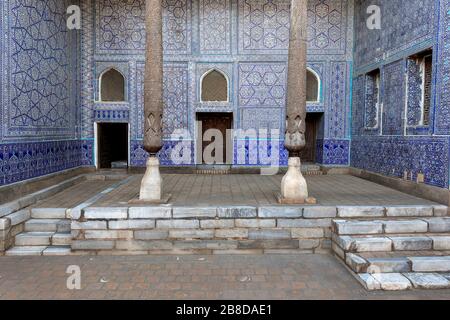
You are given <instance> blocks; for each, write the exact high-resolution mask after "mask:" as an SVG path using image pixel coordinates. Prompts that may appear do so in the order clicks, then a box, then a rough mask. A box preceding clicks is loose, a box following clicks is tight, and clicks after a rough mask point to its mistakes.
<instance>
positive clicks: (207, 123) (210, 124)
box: [197, 113, 233, 165]
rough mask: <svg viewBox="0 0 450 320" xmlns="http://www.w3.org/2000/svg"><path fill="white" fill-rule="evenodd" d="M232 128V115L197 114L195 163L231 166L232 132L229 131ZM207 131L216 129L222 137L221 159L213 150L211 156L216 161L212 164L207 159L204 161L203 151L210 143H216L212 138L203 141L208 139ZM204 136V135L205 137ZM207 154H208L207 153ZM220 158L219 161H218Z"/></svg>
mask: <svg viewBox="0 0 450 320" xmlns="http://www.w3.org/2000/svg"><path fill="white" fill-rule="evenodd" d="M232 127H233V114H232V113H197V129H198V132H197V136H198V140H197V161H198V162H199V163H200V164H208V165H214V164H217V165H223V164H232V162H233V159H232V158H233V152H232V151H233V150H232V145H233V144H232V132H231V130H230V129H232ZM209 129H217V130H218V131H220V133H221V135H222V139H223V140H222V141H223V145H222V157H220V155H218V154H216V152H217V150H214V151H213V152H212V153H211V155H212V157H213V158H216V156H217V161H213V162H212V163H211V162H210V161H208V159H204V157H203V155H204V154H205V153H204V151H205V149H206V148H208V146H210V145H211V144H212V143H214V142H216V140H215V138H214V137H212V138H211V140H210V141H203V140H205V139H204V137H205V136H206V137H208V134H207V131H208V130H209ZM205 134H206V135H205ZM207 151H208V150H207ZM207 153H208V152H207ZM219 158H220V159H219Z"/></svg>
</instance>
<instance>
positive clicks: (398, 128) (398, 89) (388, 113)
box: [382, 60, 405, 135]
mask: <svg viewBox="0 0 450 320" xmlns="http://www.w3.org/2000/svg"><path fill="white" fill-rule="evenodd" d="M383 89H384V90H383V95H382V97H383V135H402V134H403V114H404V109H405V103H404V101H405V100H404V99H405V64H404V62H403V60H400V61H398V62H394V63H392V64H389V65H387V66H385V67H384V76H383Z"/></svg>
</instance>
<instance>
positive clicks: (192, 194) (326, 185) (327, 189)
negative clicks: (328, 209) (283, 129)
mask: <svg viewBox="0 0 450 320" xmlns="http://www.w3.org/2000/svg"><path fill="white" fill-rule="evenodd" d="M141 178H142V176H141V175H137V176H135V177H134V178H133V179H132V180H131V181H130V182H129V183H127V184H125V185H123V186H121V187H119V188H117V189H116V190H114V191H112V192H111V193H109V194H108V195H107V196H105V197H103V198H102V199H100V200H99V201H98V202H96V203H95V204H94V206H123V205H126V204H127V203H128V201H129V200H131V199H133V198H135V197H136V198H137V196H138V193H139V187H140V183H141ZM281 179H282V176H281V175H276V176H261V175H251V174H241V175H239V174H235V175H196V174H169V175H164V192H165V193H170V194H171V195H172V197H171V199H170V203H172V204H174V205H196V206H201V205H206V206H207V205H253V206H258V205H273V204H277V199H276V193H277V192H279V191H280V184H281ZM306 180H307V182H308V187H309V191H310V194H311V195H312V196H313V197H316V198H317V200H318V203H319V204H321V205H420V204H431V203H432V202H430V201H427V200H424V199H420V198H417V197H414V196H411V195H408V194H405V193H402V192H399V191H397V190H394V189H390V188H387V187H384V186H382V185H379V184H376V183H373V182H370V181H367V180H363V179H360V178H357V177H354V176H350V175H324V176H307V177H306Z"/></svg>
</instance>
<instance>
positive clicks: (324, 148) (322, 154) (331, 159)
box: [316, 139, 350, 166]
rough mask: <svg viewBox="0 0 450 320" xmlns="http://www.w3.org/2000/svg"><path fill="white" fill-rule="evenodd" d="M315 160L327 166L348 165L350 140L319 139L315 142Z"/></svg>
mask: <svg viewBox="0 0 450 320" xmlns="http://www.w3.org/2000/svg"><path fill="white" fill-rule="evenodd" d="M316 148H317V149H316V161H317V162H318V163H320V164H323V165H328V166H348V165H349V162H350V140H339V139H319V140H317V143H316Z"/></svg>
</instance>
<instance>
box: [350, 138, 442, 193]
mask: <svg viewBox="0 0 450 320" xmlns="http://www.w3.org/2000/svg"><path fill="white" fill-rule="evenodd" d="M351 165H352V166H353V167H356V168H361V169H364V170H368V171H372V172H377V173H381V174H384V175H388V176H396V177H403V174H404V172H405V171H408V173H409V174H411V172H412V175H413V179H416V177H417V174H419V173H423V174H424V175H425V182H426V183H427V184H430V185H434V186H437V187H442V188H448V186H449V181H448V177H449V138H448V137H367V136H366V137H354V138H353V140H352V157H351ZM409 178H410V177H409Z"/></svg>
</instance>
